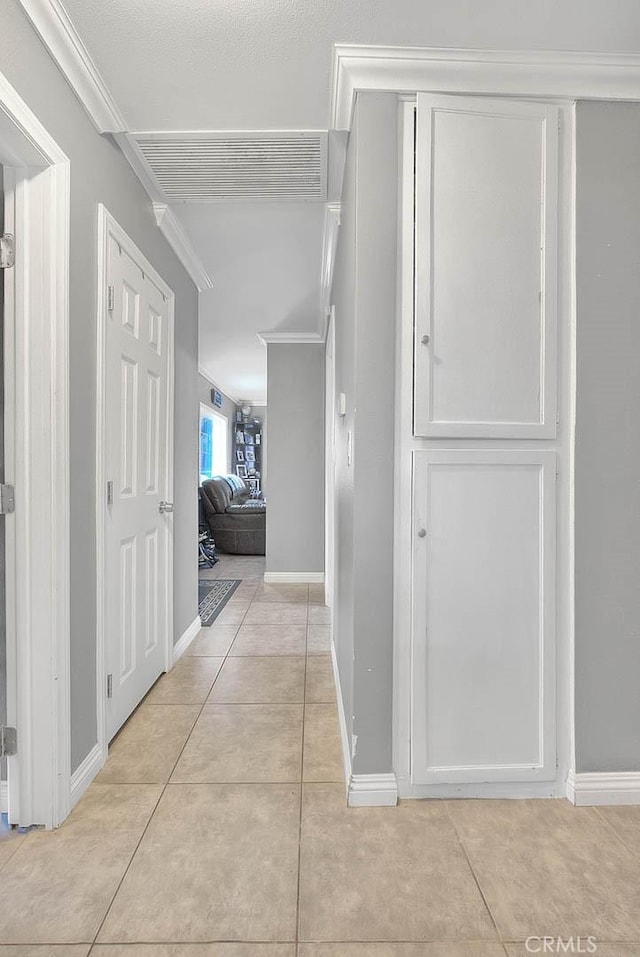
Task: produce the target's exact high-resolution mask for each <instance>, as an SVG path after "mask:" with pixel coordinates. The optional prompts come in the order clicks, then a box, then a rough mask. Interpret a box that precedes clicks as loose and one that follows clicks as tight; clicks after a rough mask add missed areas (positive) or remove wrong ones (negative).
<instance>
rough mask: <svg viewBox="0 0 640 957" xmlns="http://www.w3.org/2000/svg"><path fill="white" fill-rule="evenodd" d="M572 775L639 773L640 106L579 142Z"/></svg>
mask: <svg viewBox="0 0 640 957" xmlns="http://www.w3.org/2000/svg"><path fill="white" fill-rule="evenodd" d="M576 152H577V156H576V174H577V181H576V285H577V421H576V452H575V476H576V478H575V553H576V572H575V577H576V582H575V602H576V638H575V656H576V674H575V698H576V703H575V708H576V766H577V770H578V771H583V772H590V771H638V770H640V106H639V105H638V104H635V103H603V102H597V103H596V102H585V103H579V104H578V106H577V137H576Z"/></svg>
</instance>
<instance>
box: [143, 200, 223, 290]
mask: <svg viewBox="0 0 640 957" xmlns="http://www.w3.org/2000/svg"><path fill="white" fill-rule="evenodd" d="M153 212H154V215H155V217H156V223H157V224H158V226H159V227H160V232H161V233H162V235H163V236H164V238H165V239H166V240H167V242H168V243H169V245H170V246H171V248H172V249H173V251H174V253H175V254H176V256H177V257H178V259H179V260H180V262H181V263H182V265H183V266H184V268H185V269H186V270H187V272H188V273H189V275H190V276H191V278H192V279H193V281H194V282H195V284H196V286H197V287H198V289H199V291H200V292H205V290H207V289H213V282H212V281H211V277H210V276H209V273H208V272H207V270H206V269H205V267H204V266H203V265H202V262H201V260H200V259H199V257H198V255H197V253H196V251H195V249H194V248H193V246H192V245H191V240H190V239H189V237H188V236H187V234H186V233H185V231H184V229H183V228H182V225H181V224H180V222H179V221H178V219H177V217H176V215H175V213H174V212H173V210H172V209H170V207H169V206H167V204H166V203H154V204H153Z"/></svg>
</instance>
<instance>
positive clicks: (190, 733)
mask: <svg viewBox="0 0 640 957" xmlns="http://www.w3.org/2000/svg"><path fill="white" fill-rule="evenodd" d="M250 607H251V602H249V604H248V606H247V609H246V611H245V613H244V615H243V618H242V621H244V619H245V618H246V615H247V612H248V611H249V608H250ZM240 627H241V626H239V627H238V631H237V632H236V636H235V638H234V639H233V641H232V642H231V644H230V645H229V648H228V650H227V653H226V655H225V656H224V657H223V659H222V664H221V665H220V667H219V668H218V670H217V672H216V676H215V678H214V679H213V681H212V683H211V687H210V688H209V691H208V692H207V694H206V697H205V699H204V701H203V702H202V705H201V707H200V710H199V711H198V714H197V716H196V720H195V721H194V722H193V725H192V726H191V731H190V732H189V734H188V735H187V737H186V739H185V742H184V744H183V746H182V748H181V749H180V753H179V754H178V757H177V758H176V760H175V761H174V763H173V767H172V768H171V771H170V772H169V776H168V778H167V780H166V781H165V783H164V785H163V786H162V790H161V791H160V794H159V796H158V800H157V801H156V803H155V804H154V806H153V810H152V812H151V814H150V815H149V820H148V821H147V823H146V824H145V826H144V829H143V831H142V834H141V835H140V839H139V840H138V842H137V843H136V846H135V848H134V850H133V854H132V855H131V857H130V858H129V862H128V864H127V866H126V868H125V870H124V873H123V875H122V877H121V878H120V880H119V881H118V886H117V887H116V889H115V892H114V894H113V896H112V898H111V900H110V901H109V904H108V906H107V909H106V911H105V914H104V917H103V918H102V920H101V921H100V925H99V927H98V929H97V931H96V934H95V936H94V938H93V941H92V942H91V949H90V951H89V954H90V953H91V951H92V950H93V948H94V946H95V945H96V943H97V940H98V937H99V936H100V931H101V930H102V928H103V927H104V925H105V923H106V920H107V918H108V917H109V914H110V913H111V909H112V907H113V905H114V902H115V899H116V897H117V896H118V893H119V892H120V888H121V887H122V885H123V883H124V881H125V879H126V876H127V874H128V873H129V871H130V869H131V865H132V864H133V861H134V858H135V856H136V854H137V853H138V850H139V849H140V845H141V844H142V841H143V840H144V836H145V834H146V833H147V831H148V829H149V827H150V825H151V822H152V820H153V818H154V817H155V814H156V811H157V810H158V807H159V805H160V802H161V800H162V798H163V797H164V795H165V792H166V790H167V787H168V786H169V782H170V781H171V778H172V776H173V773H174V771H175V769H176V767H177V765H178V762H179V761H180V758H181V757H182V755H183V753H184V749H185V748H186V746H187V744H188V743H189V741H190V739H191V735H192V734H193V731H194V728H195V726H196V724H197V723H198V721H199V720H200V717H201V715H202V712H203V711H204V708H205V705H206V703H207V701H208V700H209V696H210V695H211V692H212V691H213V688H214V687H215V683H216V681H217V680H218V678H219V676H220V673H221V671H222V669H223V668H224V663H225V661H226V660H227V658H228V657H229V652H230V651H231V648H232V647H233V643H234V642H235V640H236V638H237V637H238V632H239V631H240ZM216 657H219V656H216Z"/></svg>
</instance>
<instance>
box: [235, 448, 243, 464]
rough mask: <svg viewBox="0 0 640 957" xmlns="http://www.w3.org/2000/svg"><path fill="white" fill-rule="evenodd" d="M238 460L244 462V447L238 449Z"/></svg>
mask: <svg viewBox="0 0 640 957" xmlns="http://www.w3.org/2000/svg"><path fill="white" fill-rule="evenodd" d="M236 462H244V451H243V449H236Z"/></svg>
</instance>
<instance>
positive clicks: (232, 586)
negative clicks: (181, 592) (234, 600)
mask: <svg viewBox="0 0 640 957" xmlns="http://www.w3.org/2000/svg"><path fill="white" fill-rule="evenodd" d="M241 580H242V579H240V578H235V579H233V580H227V579H222V578H216V579H211V578H199V579H198V611H199V612H200V621H201V622H202V624H203V625H204V626H207V625H212V624H213V623H214V621H215V620H216V618H217V617H218V615H219V614H220V612H221V611H222V609H223V608H224V606H225V605H226V604H227V602H228V601H229V599H230V598H231V596H232V595H233V593H234V591H235V590H236V588H237V587H238V585H239V584H240V582H241Z"/></svg>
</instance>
